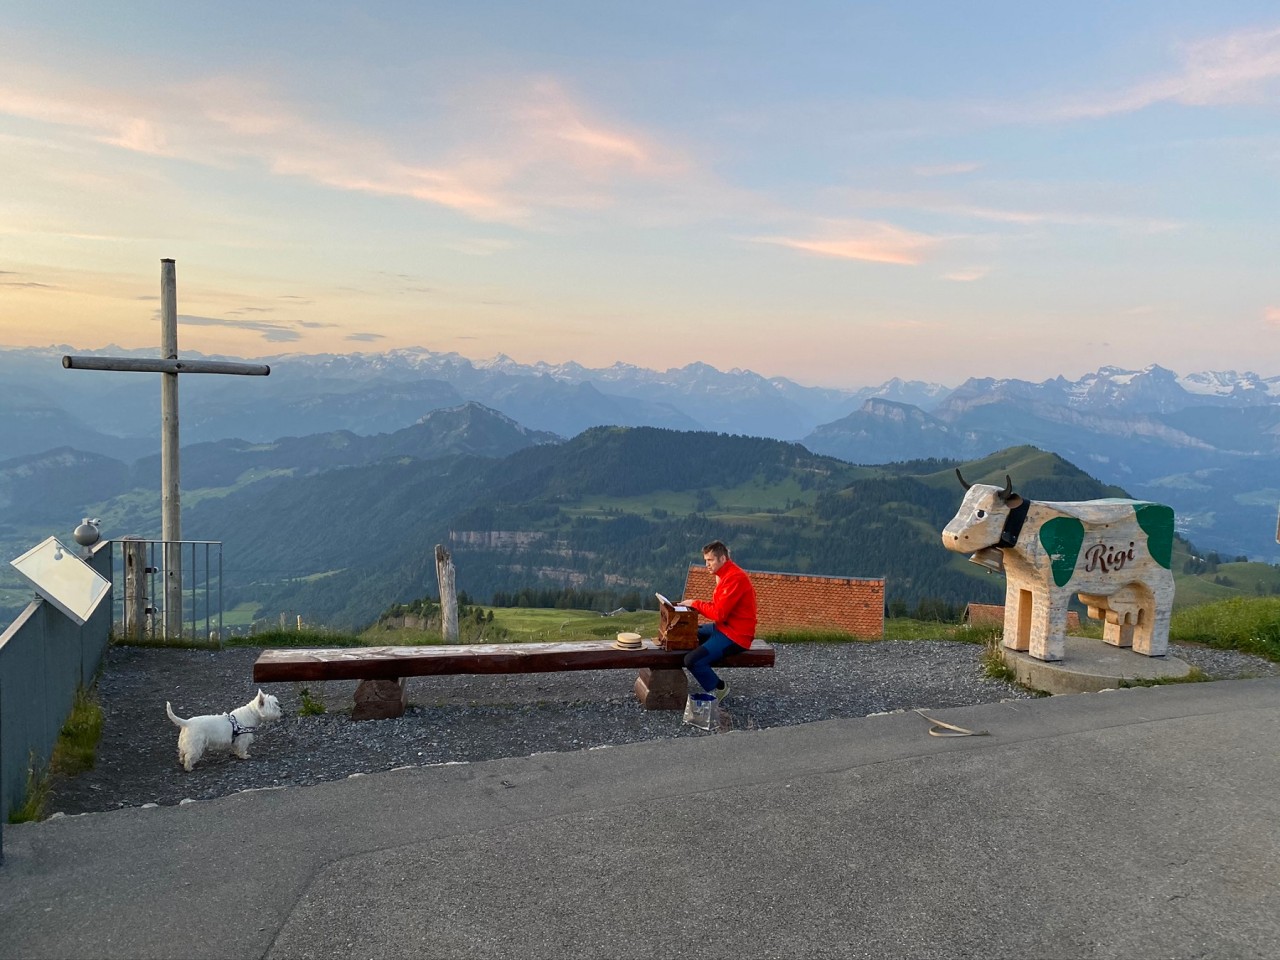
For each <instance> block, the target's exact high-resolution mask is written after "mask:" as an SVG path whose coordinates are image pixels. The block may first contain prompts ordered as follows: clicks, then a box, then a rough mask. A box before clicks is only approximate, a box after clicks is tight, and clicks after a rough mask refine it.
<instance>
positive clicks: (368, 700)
mask: <svg viewBox="0 0 1280 960" xmlns="http://www.w3.org/2000/svg"><path fill="white" fill-rule="evenodd" d="M407 705H408V701H407V699H406V697H405V685H404V678H403V677H402V678H401V679H399V680H361V681H360V685H359V686H358V687H356V705H355V709H353V710H352V711H351V719H352V720H390V719H392V718H394V717H402V716H404V708H405V707H406V706H407Z"/></svg>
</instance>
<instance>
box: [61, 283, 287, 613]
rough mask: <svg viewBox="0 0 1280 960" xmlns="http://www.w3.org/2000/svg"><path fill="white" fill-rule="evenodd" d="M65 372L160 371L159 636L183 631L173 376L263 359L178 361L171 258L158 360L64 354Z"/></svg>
mask: <svg viewBox="0 0 1280 960" xmlns="http://www.w3.org/2000/svg"><path fill="white" fill-rule="evenodd" d="M62 365H63V366H64V367H65V368H66V369H68V370H127V371H131V372H141V373H159V374H163V377H162V379H161V382H160V509H161V520H160V522H161V532H160V539H162V540H163V541H164V549H163V554H164V559H163V562H164V634H165V636H166V637H176V636H181V635H182V551H181V548H180V547H179V545H178V541H180V540H181V539H182V502H181V494H180V490H179V469H178V374H180V373H230V374H238V375H240V376H247V377H265V376H267V375H269V374H270V373H271V368H270V367H269V366H267V365H266V364H263V363H231V362H228V361H223V360H179V359H178V281H177V272H176V269H175V266H174V261H173V260H169V259H165V260H161V261H160V359H159V360H145V359H142V358H140V357H63V358H62Z"/></svg>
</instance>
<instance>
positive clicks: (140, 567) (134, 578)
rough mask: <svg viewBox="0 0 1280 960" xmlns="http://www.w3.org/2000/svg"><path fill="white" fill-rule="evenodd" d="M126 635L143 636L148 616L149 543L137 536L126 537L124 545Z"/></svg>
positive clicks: (139, 637) (140, 637)
mask: <svg viewBox="0 0 1280 960" xmlns="http://www.w3.org/2000/svg"><path fill="white" fill-rule="evenodd" d="M123 552H124V623H123V624H122V627H123V629H124V635H125V636H126V637H127V638H128V639H130V640H133V641H138V640H141V639H142V638H143V634H144V632H145V628H146V617H147V545H146V543H144V542H143V541H142V540H139V539H137V538H135V537H125V538H124V545H123Z"/></svg>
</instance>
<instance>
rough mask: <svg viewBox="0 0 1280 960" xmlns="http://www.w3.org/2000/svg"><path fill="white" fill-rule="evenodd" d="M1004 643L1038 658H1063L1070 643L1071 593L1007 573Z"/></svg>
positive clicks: (1014, 573) (1010, 647) (1010, 572)
mask: <svg viewBox="0 0 1280 960" xmlns="http://www.w3.org/2000/svg"><path fill="white" fill-rule="evenodd" d="M1005 579H1006V589H1005V601H1004V641H1003V642H1004V645H1005V647H1007V648H1008V649H1010V650H1019V651H1022V652H1025V653H1028V654H1030V655H1031V656H1033V657H1035V658H1036V659H1037V660H1061V659H1063V657H1064V656H1065V655H1066V646H1067V606H1068V604H1069V603H1070V602H1071V596H1072V595H1071V593H1070V592H1069V591H1067V590H1063V589H1061V588H1057V587H1050V588H1048V589H1046V588H1045V587H1044V585H1043V584H1039V583H1035V582H1034V581H1033V580H1031V579H1030V578H1026V577H1022V576H1019V575H1018V572H1017V571H1009V570H1006V572H1005Z"/></svg>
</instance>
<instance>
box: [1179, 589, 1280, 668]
mask: <svg viewBox="0 0 1280 960" xmlns="http://www.w3.org/2000/svg"><path fill="white" fill-rule="evenodd" d="M1169 639H1170V640H1171V641H1173V642H1174V643H1199V644H1203V645H1204V646H1207V647H1214V648H1216V649H1219V650H1240V651H1243V652H1244V653H1253V654H1257V655H1258V656H1260V657H1266V658H1267V659H1268V660H1272V661H1276V662H1280V597H1232V598H1231V599H1229V600H1220V601H1218V602H1217V603H1206V604H1203V605H1202V606H1198V607H1188V608H1186V609H1183V610H1178V611H1175V612H1174V615H1173V621H1172V622H1171V623H1170V625H1169Z"/></svg>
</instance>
